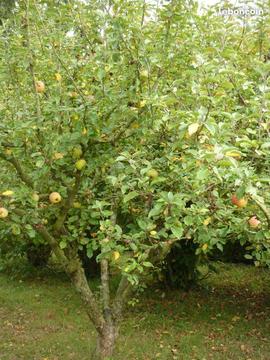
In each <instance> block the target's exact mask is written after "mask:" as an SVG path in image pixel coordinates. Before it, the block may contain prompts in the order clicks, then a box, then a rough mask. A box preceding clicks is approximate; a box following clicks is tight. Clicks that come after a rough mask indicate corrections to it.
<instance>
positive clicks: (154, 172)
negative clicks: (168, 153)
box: [147, 169, 158, 179]
mask: <svg viewBox="0 0 270 360" xmlns="http://www.w3.org/2000/svg"><path fill="white" fill-rule="evenodd" d="M147 176H148V177H150V178H152V179H155V178H157V177H158V172H157V170H155V169H150V170H148V171H147Z"/></svg>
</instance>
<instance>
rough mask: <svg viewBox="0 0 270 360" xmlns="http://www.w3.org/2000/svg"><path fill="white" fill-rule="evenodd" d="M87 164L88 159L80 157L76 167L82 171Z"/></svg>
mask: <svg viewBox="0 0 270 360" xmlns="http://www.w3.org/2000/svg"><path fill="white" fill-rule="evenodd" d="M85 165H86V161H85V160H84V159H80V160H78V161H76V164H75V167H76V169H77V170H79V171H81V170H82V169H83V168H84V167H85Z"/></svg>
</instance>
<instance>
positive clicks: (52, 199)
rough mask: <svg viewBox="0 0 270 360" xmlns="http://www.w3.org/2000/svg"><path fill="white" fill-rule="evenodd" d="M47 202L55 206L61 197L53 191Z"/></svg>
mask: <svg viewBox="0 0 270 360" xmlns="http://www.w3.org/2000/svg"><path fill="white" fill-rule="evenodd" d="M49 200H50V202H51V203H52V204H57V203H60V201H61V200H62V197H61V195H60V194H59V193H58V192H56V191H54V192H52V193H51V194H50V196H49Z"/></svg>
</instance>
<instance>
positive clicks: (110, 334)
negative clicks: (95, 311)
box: [92, 325, 117, 360]
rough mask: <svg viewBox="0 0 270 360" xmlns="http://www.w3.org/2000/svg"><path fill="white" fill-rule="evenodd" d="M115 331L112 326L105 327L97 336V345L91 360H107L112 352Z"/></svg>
mask: <svg viewBox="0 0 270 360" xmlns="http://www.w3.org/2000/svg"><path fill="white" fill-rule="evenodd" d="M116 338H117V331H116V327H115V326H114V325H105V326H104V329H103V331H102V333H101V334H98V337H97V345H96V349H95V352H94V354H93V356H92V360H109V359H111V356H112V354H113V351H114V346H115V341H116Z"/></svg>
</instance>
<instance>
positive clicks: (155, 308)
mask: <svg viewBox="0 0 270 360" xmlns="http://www.w3.org/2000/svg"><path fill="white" fill-rule="evenodd" d="M218 270H219V271H218V273H217V274H213V275H211V276H210V277H209V278H208V279H205V280H203V282H202V283H201V284H200V287H198V288H196V289H194V290H191V291H189V292H183V291H166V290H165V291H164V290H162V289H154V290H153V289H152V290H151V291H147V292H145V293H144V294H143V295H142V296H141V299H140V301H139V303H137V304H136V305H135V306H133V307H129V308H128V310H127V316H126V318H125V320H124V323H123V326H122V328H121V336H120V339H119V341H118V344H117V351H116V356H115V357H114V359H115V360H124V359H125V360H126V359H129V360H152V359H160V360H169V359H179V360H182V359H183V360H192V359H194V360H195V359H196V360H204V359H205V360H212V359H213V360H225V359H226V360H237V359H245V360H248V359H250V360H255V359H256V360H269V359H270V271H269V270H266V269H260V268H254V267H252V266H246V265H228V264H218ZM94 344H95V333H94V330H93V328H91V327H90V328H89V323H88V319H87V317H86V315H85V313H84V312H83V311H82V310H81V309H80V300H79V299H78V297H77V295H76V294H75V292H74V291H73V290H70V284H69V282H68V281H67V280H66V279H65V278H63V276H62V275H59V274H57V273H53V272H51V271H50V272H49V273H47V272H46V273H45V274H44V272H41V273H38V274H35V273H33V272H29V273H28V274H26V275H24V276H23V277H20V276H19V277H18V275H17V276H10V275H7V274H1V275H0V359H1V360H21V359H27V360H68V359H74V360H75V359H76V360H86V359H87V360H88V359H89V353H90V348H92V347H94Z"/></svg>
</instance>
